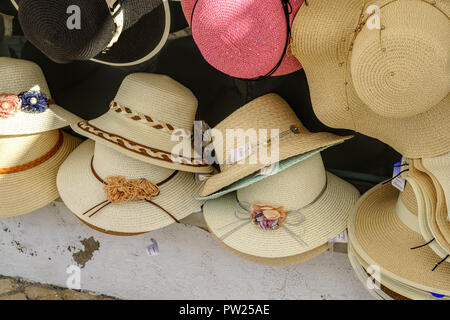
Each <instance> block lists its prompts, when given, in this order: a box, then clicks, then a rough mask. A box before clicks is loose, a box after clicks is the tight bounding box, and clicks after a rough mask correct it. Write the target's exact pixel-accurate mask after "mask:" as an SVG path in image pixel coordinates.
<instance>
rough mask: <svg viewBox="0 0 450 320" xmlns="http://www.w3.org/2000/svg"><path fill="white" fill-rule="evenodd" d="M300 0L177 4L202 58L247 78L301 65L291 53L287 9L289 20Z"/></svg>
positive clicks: (188, 0)
mask: <svg viewBox="0 0 450 320" xmlns="http://www.w3.org/2000/svg"><path fill="white" fill-rule="evenodd" d="M303 1H304V0H264V1H261V0H240V1H236V0H213V1H209V0H181V4H182V7H183V12H184V15H185V16H186V19H187V21H188V22H189V23H190V24H191V27H192V36H193V37H194V40H195V42H196V44H197V46H198V47H199V49H200V51H201V53H202V55H203V57H204V58H205V60H206V61H207V62H208V63H210V64H211V65H212V66H213V67H214V68H216V69H218V70H220V71H222V72H224V73H226V74H228V75H230V76H232V77H237V78H245V79H251V78H257V77H261V76H272V75H275V76H279V75H285V74H289V73H292V72H295V71H297V70H299V69H301V67H302V66H301V64H300V62H299V61H298V60H297V59H296V58H295V57H294V56H293V55H292V54H291V53H290V46H289V44H290V36H289V38H288V34H289V31H290V29H289V30H288V28H287V19H286V13H287V12H290V13H289V19H290V25H292V21H293V19H294V17H295V14H296V13H297V11H298V10H299V9H300V7H301V5H302V4H303ZM285 11H287V12H285ZM282 57H283V58H282ZM281 59H282V60H281ZM280 63H281V64H280Z"/></svg>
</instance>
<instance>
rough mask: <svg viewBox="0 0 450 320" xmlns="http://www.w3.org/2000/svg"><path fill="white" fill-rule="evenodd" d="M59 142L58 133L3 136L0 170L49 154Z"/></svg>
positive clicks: (0, 146)
mask: <svg viewBox="0 0 450 320" xmlns="http://www.w3.org/2000/svg"><path fill="white" fill-rule="evenodd" d="M58 140H59V131H58V130H52V131H47V132H44V133H39V134H32V135H20V136H4V137H2V138H1V139H0V150H1V156H0V169H1V168H9V167H15V166H19V165H23V164H27V163H29V162H31V161H34V160H36V159H39V158H40V157H42V156H43V155H45V154H46V153H48V152H50V150H52V148H53V147H55V146H56V144H57V143H58Z"/></svg>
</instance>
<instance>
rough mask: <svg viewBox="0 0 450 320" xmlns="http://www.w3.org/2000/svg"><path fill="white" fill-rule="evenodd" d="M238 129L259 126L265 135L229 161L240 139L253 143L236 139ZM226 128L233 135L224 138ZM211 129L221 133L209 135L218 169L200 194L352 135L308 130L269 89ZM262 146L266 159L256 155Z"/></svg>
mask: <svg viewBox="0 0 450 320" xmlns="http://www.w3.org/2000/svg"><path fill="white" fill-rule="evenodd" d="M240 129H241V130H242V131H241V132H243V133H245V132H249V133H252V132H254V133H255V134H258V133H259V132H260V130H262V131H263V132H265V133H266V137H264V136H259V135H258V137H257V140H258V141H257V144H258V145H257V146H253V147H252V154H250V155H249V156H247V157H246V158H244V159H242V160H239V161H236V162H232V161H229V160H230V154H231V153H233V152H234V151H235V150H237V149H238V148H241V147H245V145H241V144H242V143H245V144H248V143H250V144H252V143H253V142H252V141H249V139H250V138H246V141H245V142H243V141H240V140H242V138H243V136H241V135H239V134H238V131H237V130H240ZM273 129H275V130H278V132H279V136H280V138H279V139H278V140H277V141H278V153H277V154H275V155H273V154H271V152H272V151H271V149H272V145H270V144H268V145H267V144H265V143H266V142H267V141H268V139H269V138H270V137H271V130H273ZM229 130H234V131H233V132H235V133H236V135H235V136H234V137H229V138H227V132H228V131H229ZM295 130H297V131H295ZM214 131H215V132H217V133H219V132H220V133H221V135H220V136H221V137H223V139H215V138H214V135H213V145H214V149H215V154H216V157H217V159H218V162H219V165H220V172H219V173H217V174H214V175H212V176H211V177H209V178H208V179H206V180H205V181H204V183H203V185H202V187H201V189H200V193H199V196H200V197H205V196H208V195H210V194H212V193H215V192H217V191H219V190H221V189H222V188H224V187H226V186H228V185H230V184H232V183H234V182H236V181H238V180H240V179H242V178H245V177H246V176H248V175H250V174H253V173H255V172H257V171H258V170H261V169H262V168H264V167H266V166H268V165H271V164H273V163H276V162H279V161H281V160H285V159H287V158H290V157H293V156H296V155H300V154H304V153H307V152H310V151H313V150H316V149H319V148H323V147H326V146H331V145H333V144H336V143H339V142H342V141H345V140H347V139H349V138H351V137H352V136H346V137H341V136H337V135H334V134H332V133H328V132H318V133H313V132H310V131H309V130H308V129H307V128H305V127H304V126H303V124H302V123H301V121H300V120H299V119H298V118H297V116H296V114H295V113H294V111H293V110H292V109H291V107H290V106H289V105H288V104H287V102H286V101H284V100H283V99H282V98H281V97H280V96H279V95H276V94H272V93H271V94H267V95H264V96H262V97H259V98H257V99H255V100H253V101H251V102H249V103H248V104H246V105H244V106H243V107H241V108H239V109H238V110H236V111H235V112H233V113H232V114H231V115H229V116H228V117H227V118H226V119H225V120H223V121H222V122H220V123H219V124H218V125H217V126H216V127H214ZM283 133H285V135H284V136H282V135H283ZM230 138H231V139H233V140H231V139H230ZM244 138H245V137H244ZM262 148H265V149H267V155H268V156H267V158H266V159H264V158H263V157H262V156H260V153H261V152H260V149H262ZM276 151H277V150H275V151H274V152H276ZM272 156H273V157H272ZM255 157H256V159H255Z"/></svg>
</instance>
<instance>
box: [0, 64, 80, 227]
mask: <svg viewBox="0 0 450 320" xmlns="http://www.w3.org/2000/svg"><path fill="white" fill-rule="evenodd" d="M0 72H1V74H2V79H1V80H0V88H1V89H0V150H1V157H0V188H1V190H2V191H1V194H2V196H1V197H0V217H2V218H4V217H12V216H18V215H22V214H26V213H30V212H32V211H34V210H36V209H39V208H41V207H43V206H45V205H47V204H48V203H50V202H51V201H53V200H55V199H57V198H58V191H57V189H56V174H57V172H58V169H59V166H60V165H61V163H62V162H63V161H64V160H65V159H66V157H67V156H68V155H69V154H70V152H71V151H72V150H73V149H75V147H76V146H77V145H78V144H79V143H80V140H79V139H77V138H74V137H72V136H70V135H68V134H66V133H64V132H62V131H61V128H63V127H66V126H68V125H69V124H71V123H74V122H76V121H79V120H80V119H79V118H78V117H76V116H74V115H73V114H71V113H69V112H67V111H65V110H64V109H62V108H61V107H59V106H58V105H57V104H55V102H54V101H53V100H52V98H51V94H50V91H49V89H48V86H47V83H46V81H45V77H44V75H43V73H42V71H41V69H40V68H39V66H37V65H36V64H34V63H32V62H29V61H25V60H19V59H11V58H0Z"/></svg>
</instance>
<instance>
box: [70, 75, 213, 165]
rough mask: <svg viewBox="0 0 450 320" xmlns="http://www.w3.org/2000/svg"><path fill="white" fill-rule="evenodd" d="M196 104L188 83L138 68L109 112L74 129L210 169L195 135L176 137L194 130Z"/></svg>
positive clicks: (136, 151)
mask: <svg viewBox="0 0 450 320" xmlns="http://www.w3.org/2000/svg"><path fill="white" fill-rule="evenodd" d="M197 104H198V101H197V99H196V98H195V96H194V94H193V93H192V92H191V91H190V90H189V89H188V88H186V87H185V86H183V85H182V84H180V83H178V82H177V81H175V80H173V79H172V78H170V77H168V76H165V75H159V74H151V73H134V74H131V75H128V76H127V77H126V78H125V79H124V81H123V82H122V85H121V86H120V88H119V90H118V92H117V94H116V97H115V98H114V101H113V102H112V103H111V105H110V109H109V111H108V112H106V113H105V114H103V115H102V116H100V117H98V118H96V119H93V120H89V121H82V122H79V123H77V124H74V125H72V129H73V130H74V131H76V132H77V133H79V134H81V135H83V136H86V137H88V138H90V139H93V140H95V141H96V142H98V143H102V144H105V145H107V146H108V147H110V148H113V149H114V150H116V151H119V152H122V153H124V154H125V155H127V156H129V157H132V158H135V159H138V160H141V161H143V162H147V163H150V164H154V165H158V166H162V167H165V168H169V169H175V170H182V171H188V172H210V171H211V167H210V166H209V165H207V164H205V162H204V161H203V160H202V157H201V155H197V153H196V152H195V151H194V149H193V147H192V143H191V136H189V137H185V138H182V139H181V140H180V139H178V138H179V137H180V136H179V135H178V134H180V132H181V134H186V133H189V134H191V135H192V131H193V127H194V121H195V115H196V111H197ZM178 146H181V147H180V148H178Z"/></svg>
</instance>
